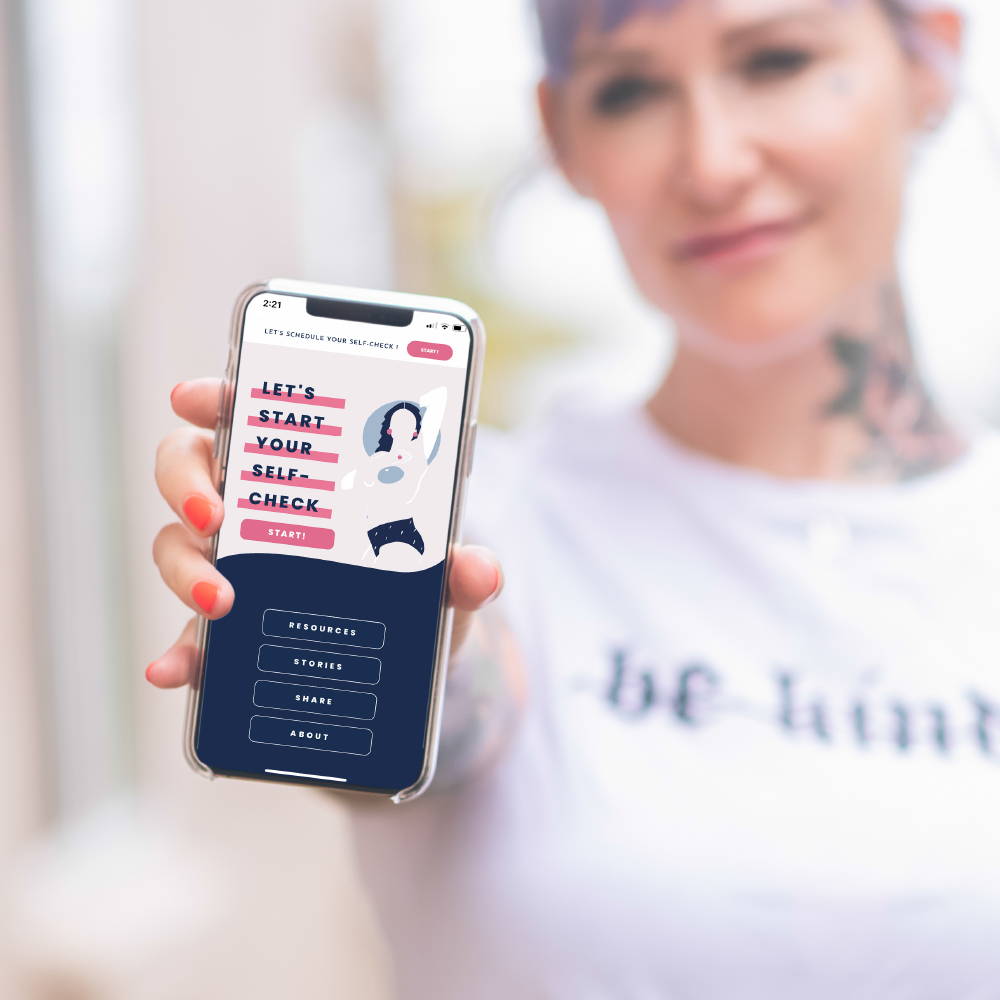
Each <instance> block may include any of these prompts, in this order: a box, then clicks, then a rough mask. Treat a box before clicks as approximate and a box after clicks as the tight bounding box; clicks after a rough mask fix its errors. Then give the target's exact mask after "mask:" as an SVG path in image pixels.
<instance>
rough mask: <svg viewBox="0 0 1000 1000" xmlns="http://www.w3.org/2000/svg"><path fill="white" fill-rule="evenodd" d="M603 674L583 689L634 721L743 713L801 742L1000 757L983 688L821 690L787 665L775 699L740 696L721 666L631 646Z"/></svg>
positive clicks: (777, 672) (999, 707)
mask: <svg viewBox="0 0 1000 1000" xmlns="http://www.w3.org/2000/svg"><path fill="white" fill-rule="evenodd" d="M608 666H609V672H608V676H607V678H606V680H604V681H602V682H601V683H600V684H599V685H598V686H596V687H595V686H594V685H593V684H592V683H590V682H589V681H588V680H587V679H581V680H582V682H581V685H580V687H581V688H582V689H583V690H587V691H589V692H591V693H596V694H598V695H599V697H600V698H601V699H602V700H603V701H604V702H605V703H606V704H607V705H608V706H609V707H610V708H611V709H612V710H613V711H614V712H615V714H616V715H618V716H619V717H620V718H622V719H625V720H629V721H631V722H638V721H644V722H645V721H651V720H655V719H660V720H662V721H665V722H668V723H675V724H680V725H683V726H686V727H688V728H691V729H698V728H707V727H709V726H716V725H720V724H723V723H724V722H725V720H726V719H727V718H732V717H737V716H742V717H744V718H749V719H754V720H756V721H758V722H761V723H763V724H766V725H769V726H771V727H773V728H774V729H776V730H777V731H778V732H780V733H784V734H785V735H786V736H788V737H789V738H792V739H796V740H802V739H806V740H810V741H813V742H816V743H820V744H826V745H829V746H831V747H848V746H851V747H854V748H857V749H862V750H870V749H878V748H887V749H889V750H891V751H893V752H896V753H899V754H907V753H910V752H912V751H916V750H921V749H928V750H930V751H931V752H933V753H936V754H938V755H940V756H944V757H947V756H949V755H951V754H952V753H953V752H954V751H956V750H957V749H959V748H960V747H968V748H971V749H972V750H974V751H978V752H979V753H980V754H981V755H982V756H984V757H987V758H989V759H991V760H996V761H997V762H998V763H1000V700H994V699H991V698H989V697H987V696H986V695H984V694H983V693H982V692H981V691H977V690H955V691H954V692H953V693H952V694H951V695H950V696H949V697H945V696H943V695H942V697H941V698H940V699H937V700H935V699H921V698H911V699H907V698H905V697H901V696H900V695H899V694H898V692H895V691H892V690H890V689H888V688H887V687H886V689H885V690H883V689H882V686H881V685H879V684H874V685H873V684H872V683H871V681H870V678H869V683H867V684H866V685H864V686H863V689H862V690H861V691H859V692H858V693H856V694H853V695H846V694H844V693H842V692H841V693H837V694H833V693H829V692H823V691H820V690H817V685H816V681H815V678H808V679H807V677H806V674H805V672H804V671H795V670H793V669H789V668H787V667H780V668H776V669H774V670H773V672H772V673H771V674H770V675H769V681H768V684H767V689H769V690H770V692H771V694H770V697H768V696H766V695H765V696H758V697H757V698H756V699H752V698H746V697H743V696H737V695H735V694H734V693H733V692H731V691H729V690H727V686H726V678H725V674H724V672H723V671H722V670H720V669H718V668H716V667H714V666H711V665H709V664H707V663H705V662H702V661H693V662H688V663H682V664H680V665H679V666H678V667H677V668H675V669H673V670H671V671H669V672H668V671H664V670H663V669H661V668H658V667H654V666H650V665H649V664H648V663H646V662H644V661H642V660H641V659H640V658H639V657H638V656H636V655H635V653H634V652H633V651H632V650H630V649H629V648H628V647H627V646H624V645H616V646H614V647H613V648H612V649H611V650H610V655H609V660H608Z"/></svg>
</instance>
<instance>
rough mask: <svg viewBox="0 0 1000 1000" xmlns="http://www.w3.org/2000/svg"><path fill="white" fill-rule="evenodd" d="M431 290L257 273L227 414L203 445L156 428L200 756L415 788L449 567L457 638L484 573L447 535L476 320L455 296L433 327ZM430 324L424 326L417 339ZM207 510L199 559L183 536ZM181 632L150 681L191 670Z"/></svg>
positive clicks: (401, 792)
mask: <svg viewBox="0 0 1000 1000" xmlns="http://www.w3.org/2000/svg"><path fill="white" fill-rule="evenodd" d="M402 298H406V299H407V301H405V302H403V303H402V304H401V303H400V299H402ZM387 299H389V300H390V301H387ZM276 303H277V304H276ZM440 304H441V300H430V299H423V298H418V297H412V298H411V297H400V296H393V295H392V293H389V294H388V295H386V294H385V293H371V292H361V291H359V290H351V289H336V288H330V287H324V288H318V287H316V286H300V285H296V284H295V283H291V284H285V285H280V284H279V283H271V285H269V286H268V287H267V288H258V289H255V290H252V292H251V293H249V294H248V295H247V296H245V297H244V300H243V301H241V303H240V304H239V306H238V308H237V318H236V323H235V324H234V351H233V355H232V357H231V364H230V369H229V373H228V378H227V381H226V384H225V388H224V390H223V391H222V405H221V407H220V411H221V415H222V417H223V419H224V421H225V420H226V418H227V417H228V418H229V420H228V421H227V422H226V423H225V424H224V426H223V427H222V429H221V431H220V433H218V434H217V436H216V439H215V442H214V447H213V445H212V442H211V441H210V439H209V438H208V436H207V435H205V434H203V433H200V432H198V431H195V430H193V429H184V430H180V431H177V432H175V433H174V434H172V435H170V436H169V437H168V438H167V439H166V440H165V441H164V443H163V444H162V445H161V448H160V451H159V454H158V462H157V479H158V483H159V485H160V488H161V490H162V492H163V494H164V496H165V497H166V499H167V500H168V502H169V503H170V504H171V506H172V507H173V508H174V510H175V511H176V512H177V513H178V515H179V517H180V518H181V523H180V524H175V525H171V526H168V527H167V528H166V529H164V531H163V532H161V534H160V536H159V537H158V539H157V543H156V558H157V562H158V565H159V566H160V569H161V572H162V573H163V575H164V578H165V579H166V580H167V582H168V583H169V584H170V585H171V587H172V588H173V589H174V590H175V591H176V592H177V593H178V594H179V596H181V598H182V599H183V600H185V601H186V603H188V604H189V606H191V607H192V608H193V609H194V610H197V611H199V612H201V613H203V614H204V615H205V620H207V621H211V622H213V625H212V626H210V627H207V628H205V629H203V630H202V633H203V634H202V638H201V641H200V645H201V647H202V648H203V650H204V660H203V662H204V668H205V674H204V680H203V681H202V683H200V684H198V685H197V687H196V688H195V691H194V696H193V698H192V727H191V731H190V749H191V752H192V754H193V756H194V758H195V760H196V761H197V762H198V765H199V766H200V767H203V768H205V769H206V770H209V771H211V772H212V773H221V774H226V775H232V776H239V777H255V778H264V779H265V780H268V779H269V780H290V781H296V782H301V783H311V784H320V783H322V784H333V783H334V782H336V784H337V785H339V786H340V787H351V788H362V789H366V790H374V791H379V792H382V793H384V794H390V795H392V796H393V797H394V799H395V800H396V801H400V800H401V799H402V798H406V797H409V796H410V795H412V794H417V793H418V792H419V791H420V790H422V788H423V787H425V786H426V783H427V781H428V780H429V775H430V774H431V773H432V772H433V751H434V745H435V736H436V733H435V729H436V724H437V719H436V715H437V712H438V710H439V705H440V695H441V692H442V690H443V688H442V680H443V679H442V678H441V677H440V676H439V675H440V668H441V665H442V663H443V661H444V659H445V656H444V648H443V643H444V642H446V641H447V639H448V632H449V625H450V622H449V618H450V615H449V614H448V613H447V612H446V610H445V605H444V603H443V602H442V601H441V596H442V593H441V592H442V591H443V581H444V573H445V572H446V571H447V572H448V574H449V575H448V594H449V601H450V604H451V605H452V606H454V607H456V608H458V609H459V611H460V617H459V620H458V621H457V622H456V628H455V630H454V633H452V634H453V637H454V640H455V641H456V642H457V641H460V640H461V636H462V635H463V634H464V631H465V628H466V627H467V616H468V614H469V613H470V612H471V611H472V610H473V609H475V608H476V607H478V606H479V605H480V604H482V603H483V602H485V601H486V600H488V599H489V598H490V597H491V596H492V595H493V594H494V593H495V592H496V590H497V589H498V588H499V580H500V575H499V571H498V568H497V567H496V565H495V562H494V561H493V560H492V558H491V557H490V556H489V554H488V553H486V552H485V551H484V550H481V549H479V548H478V547H475V546H470V547H468V548H467V549H465V550H462V549H460V548H457V547H453V546H452V544H451V543H452V542H453V541H454V539H455V538H456V537H457V533H458V518H459V516H460V508H461V497H462V486H463V480H464V477H465V473H466V472H467V469H468V460H469V457H470V452H469V429H470V427H472V426H474V423H473V418H472V413H473V412H474V404H475V393H476V390H477V388H478V372H479V359H480V358H481V352H482V343H481V341H482V334H481V330H476V327H477V326H478V321H477V320H476V319H475V317H474V314H471V311H468V310H467V307H464V306H462V305H461V304H460V303H448V304H447V309H449V310H451V311H450V312H448V313H447V316H448V323H447V327H446V326H445V321H444V319H442V318H441V317H442V315H443V311H442V310H441V309H440ZM282 308H284V309H285V310H286V311H285V312H284V313H282V314H281V319H280V320H279V319H278V318H277V315H278V313H277V310H279V309H282ZM265 310H268V311H266V312H265ZM293 314H294V315H293ZM463 314H465V315H464V316H463ZM432 316H433V319H432V318H430V317H432ZM459 320H461V322H458V321H459ZM417 322H419V323H420V324H421V325H420V326H417V325H416V324H417ZM431 323H436V324H440V325H439V326H437V327H431V326H430V324H431ZM430 329H435V330H436V332H437V337H438V339H437V340H424V339H423V337H425V336H429V333H426V334H425V333H424V331H425V330H426V331H429V330H430ZM446 329H447V331H448V334H447V336H445V330H446ZM461 337H465V338H467V339H466V341H465V344H464V345H463V341H462V340H461ZM417 338H419V339H417ZM465 345H467V346H465ZM456 348H457V349H456ZM404 350H405V351H406V354H405V355H404V354H403V351H404ZM446 356H447V357H446ZM453 358H454V359H456V361H453V363H452V364H450V365H447V366H446V365H444V364H442V363H441V362H442V361H445V360H447V361H451V360H452V359H453ZM293 369H294V370H293ZM446 369H447V370H446ZM265 375H270V376H271V377H269V378H268V377H265ZM324 378H325V379H326V380H327V384H326V385H324V384H322V383H323V380H324ZM331 380H332V382H334V383H336V384H337V386H338V387H339V389H340V390H341V391H340V393H339V394H331V393H332V391H333V390H332V389H331V388H330V387H329V386H330V384H331ZM258 383H259V384H258ZM314 383H320V384H314ZM348 388H349V389H350V390H351V392H350V393H348V392H345V391H343V390H344V389H348ZM219 396H220V389H219V383H217V382H214V381H213V380H198V381H195V382H190V383H182V385H181V386H179V387H178V388H177V389H176V390H175V391H174V393H173V394H172V402H173V405H174V408H175V410H176V412H178V414H179V415H181V416H183V417H185V418H187V419H189V420H191V422H192V423H194V424H195V425H197V426H200V427H209V426H212V424H213V423H214V422H215V421H214V419H213V418H214V417H215V413H214V412H213V409H214V407H215V406H218V404H219ZM376 396H378V399H377V400H376V398H375V397H376ZM449 396H450V403H451V409H450V411H449ZM243 397H246V399H243ZM382 397H386V398H384V399H383V398H382ZM369 410H370V411H371V412H369ZM331 411H334V413H333V416H337V417H340V419H339V420H338V421H337V422H336V423H334V421H333V417H332V416H331ZM338 411H339V412H338ZM327 442H331V443H333V444H334V445H335V446H336V447H337V451H333V450H332V449H329V445H327ZM324 445H327V447H326V448H324ZM213 452H214V455H213ZM271 452H273V454H271ZM213 459H215V463H216V469H215V470H213ZM435 463H437V464H436V465H435ZM244 466H246V468H244ZM331 467H332V470H333V473H334V474H333V475H330V476H327V477H324V476H322V475H320V473H321V472H323V471H327V470H328V469H331ZM213 471H214V472H215V475H217V476H219V477H220V479H221V482H222V484H223V489H222V490H221V491H220V492H217V491H216V490H215V487H214V479H215V477H214V476H213ZM344 486H347V487H348V488H347V489H342V487H344ZM398 486H402V487H403V488H401V489H400V488H396V489H393V488H391V487H398ZM223 497H224V498H225V499H223ZM327 497H329V499H328V500H327V504H324V503H323V500H324V499H327ZM224 510H225V512H226V515H225V520H223V512H224ZM337 515H340V516H339V517H338V516H337ZM220 527H221V529H222V530H221V533H220V535H219V538H218V542H217V544H218V553H217V555H218V567H215V566H213V565H212V563H211V561H209V560H207V559H206V558H205V554H204V548H203V544H202V545H199V543H198V537H201V538H206V537H208V536H210V535H212V534H213V533H214V532H215V531H217V530H218V529H219V528H220ZM313 549H315V550H316V551H312V550H313ZM303 550H305V551H303ZM449 552H450V554H451V558H450V559H449ZM300 553H301V554H300ZM348 577H350V579H348ZM234 584H235V586H234ZM435 588H436V592H435ZM281 595H284V596H286V597H289V598H294V599H293V600H287V599H285V600H281V599H279V597H280V596H281ZM258 605H259V607H258ZM282 605H285V606H284V607H283V606H282ZM293 605H294V606H293ZM414 609H416V610H417V611H418V612H419V614H417V615H414V614H413V613H412V612H413V610H414ZM231 610H232V611H235V613H234V614H230V611H231ZM348 611H350V614H348V613H346V612H348ZM376 614H378V615H379V617H376ZM384 619H389V620H388V621H386V620H384ZM214 623H218V624H214ZM220 628H221V629H223V630H222V631H216V630H218V629H220ZM192 638H193V635H192V629H191V627H190V626H189V628H188V629H187V630H186V632H185V635H184V636H182V638H181V640H180V641H179V642H178V644H176V645H175V646H174V647H173V648H172V649H171V650H170V651H168V653H167V654H165V655H164V656H163V657H161V658H160V660H158V661H156V662H155V663H154V664H152V665H151V666H150V668H149V670H148V672H147V676H148V677H149V679H150V680H151V681H152V682H153V683H156V684H158V685H160V686H173V685H176V684H178V683H183V682H184V681H185V680H186V679H188V678H189V677H191V676H192V675H194V677H195V681H196V683H197V681H198V665H197V664H195V663H194V657H193V655H192ZM251 647H252V648H251ZM213 657H214V658H213ZM251 661H253V662H251ZM327 671H335V672H336V674H332V673H327ZM380 700H381V701H382V702H383V707H386V706H388V707H387V709H386V712H385V713H384V718H382V719H379V718H378V715H379V704H378V702H379V701H380ZM314 740H315V741H317V742H316V743H313V742H312V741H314ZM307 741H308V742H307ZM321 744H325V745H321ZM376 751H381V754H380V755H378V754H377V752H376ZM206 758H208V759H206ZM350 758H357V760H356V761H352V760H350ZM321 760H322V761H323V763H322V764H319V763H318V762H319V761H321ZM332 761H336V762H337V763H338V764H342V765H343V766H340V767H337V766H332V765H331V763H330V762H332ZM268 765H283V766H268ZM309 768H313V770H310V769H309ZM331 772H333V773H331ZM340 772H344V773H340ZM411 778H412V780H410V779H411Z"/></svg>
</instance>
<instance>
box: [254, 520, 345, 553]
mask: <svg viewBox="0 0 1000 1000" xmlns="http://www.w3.org/2000/svg"><path fill="white" fill-rule="evenodd" d="M240 538H245V539H246V540H247V541H248V542H272V543H273V544H275V545H301V546H303V547H304V548H307V549H332V548H333V532H332V531H331V530H330V529H329V528H314V527H313V526H312V525H309V524H303V525H298V524H279V523H278V522H277V521H255V520H252V519H249V518H248V519H247V520H246V521H244V522H243V523H242V524H241V525H240Z"/></svg>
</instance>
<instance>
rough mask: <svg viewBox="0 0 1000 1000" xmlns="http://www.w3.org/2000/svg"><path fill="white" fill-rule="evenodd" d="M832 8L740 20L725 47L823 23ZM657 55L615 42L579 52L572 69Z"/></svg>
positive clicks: (638, 60)
mask: <svg viewBox="0 0 1000 1000" xmlns="http://www.w3.org/2000/svg"><path fill="white" fill-rule="evenodd" d="M829 16H830V12H829V11H828V10H827V9H825V8H822V9H817V8H815V7H806V8H801V9H797V10H787V11H779V12H778V13H776V14H772V15H770V16H767V17H763V18H758V19H757V20H755V21H750V22H748V23H746V24H737V25H734V26H733V27H731V28H729V29H727V30H726V31H725V32H723V36H722V44H723V47H725V48H737V47H739V46H741V45H745V44H746V43H747V42H748V41H752V40H753V38H754V37H755V36H757V35H763V34H766V33H767V32H768V31H771V30H773V29H774V28H777V27H784V26H785V25H787V24H795V23H797V22H805V23H809V22H816V23H819V24H822V23H824V22H826V21H827V20H828V19H829ZM652 58H653V52H652V51H651V50H650V49H638V48H627V49H626V48H616V47H615V46H612V45H601V44H598V45H594V46H592V47H590V48H587V49H584V50H583V51H582V52H580V53H579V54H578V55H576V56H575V57H574V58H573V60H572V63H571V67H572V69H574V70H576V69H581V68H582V67H584V66H587V65H588V64H590V63H595V62H620V63H643V62H649V61H650V60H651V59H652Z"/></svg>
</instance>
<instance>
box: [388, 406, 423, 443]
mask: <svg viewBox="0 0 1000 1000" xmlns="http://www.w3.org/2000/svg"><path fill="white" fill-rule="evenodd" d="M389 430H390V432H391V434H392V441H393V444H394V445H397V446H398V447H404V446H405V445H408V444H409V443H410V442H411V441H412V440H413V438H414V436H415V433H416V430H417V419H416V417H414V416H413V414H412V413H411V412H410V411H409V410H396V412H395V413H394V414H393V415H392V419H391V420H390V421H389Z"/></svg>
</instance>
